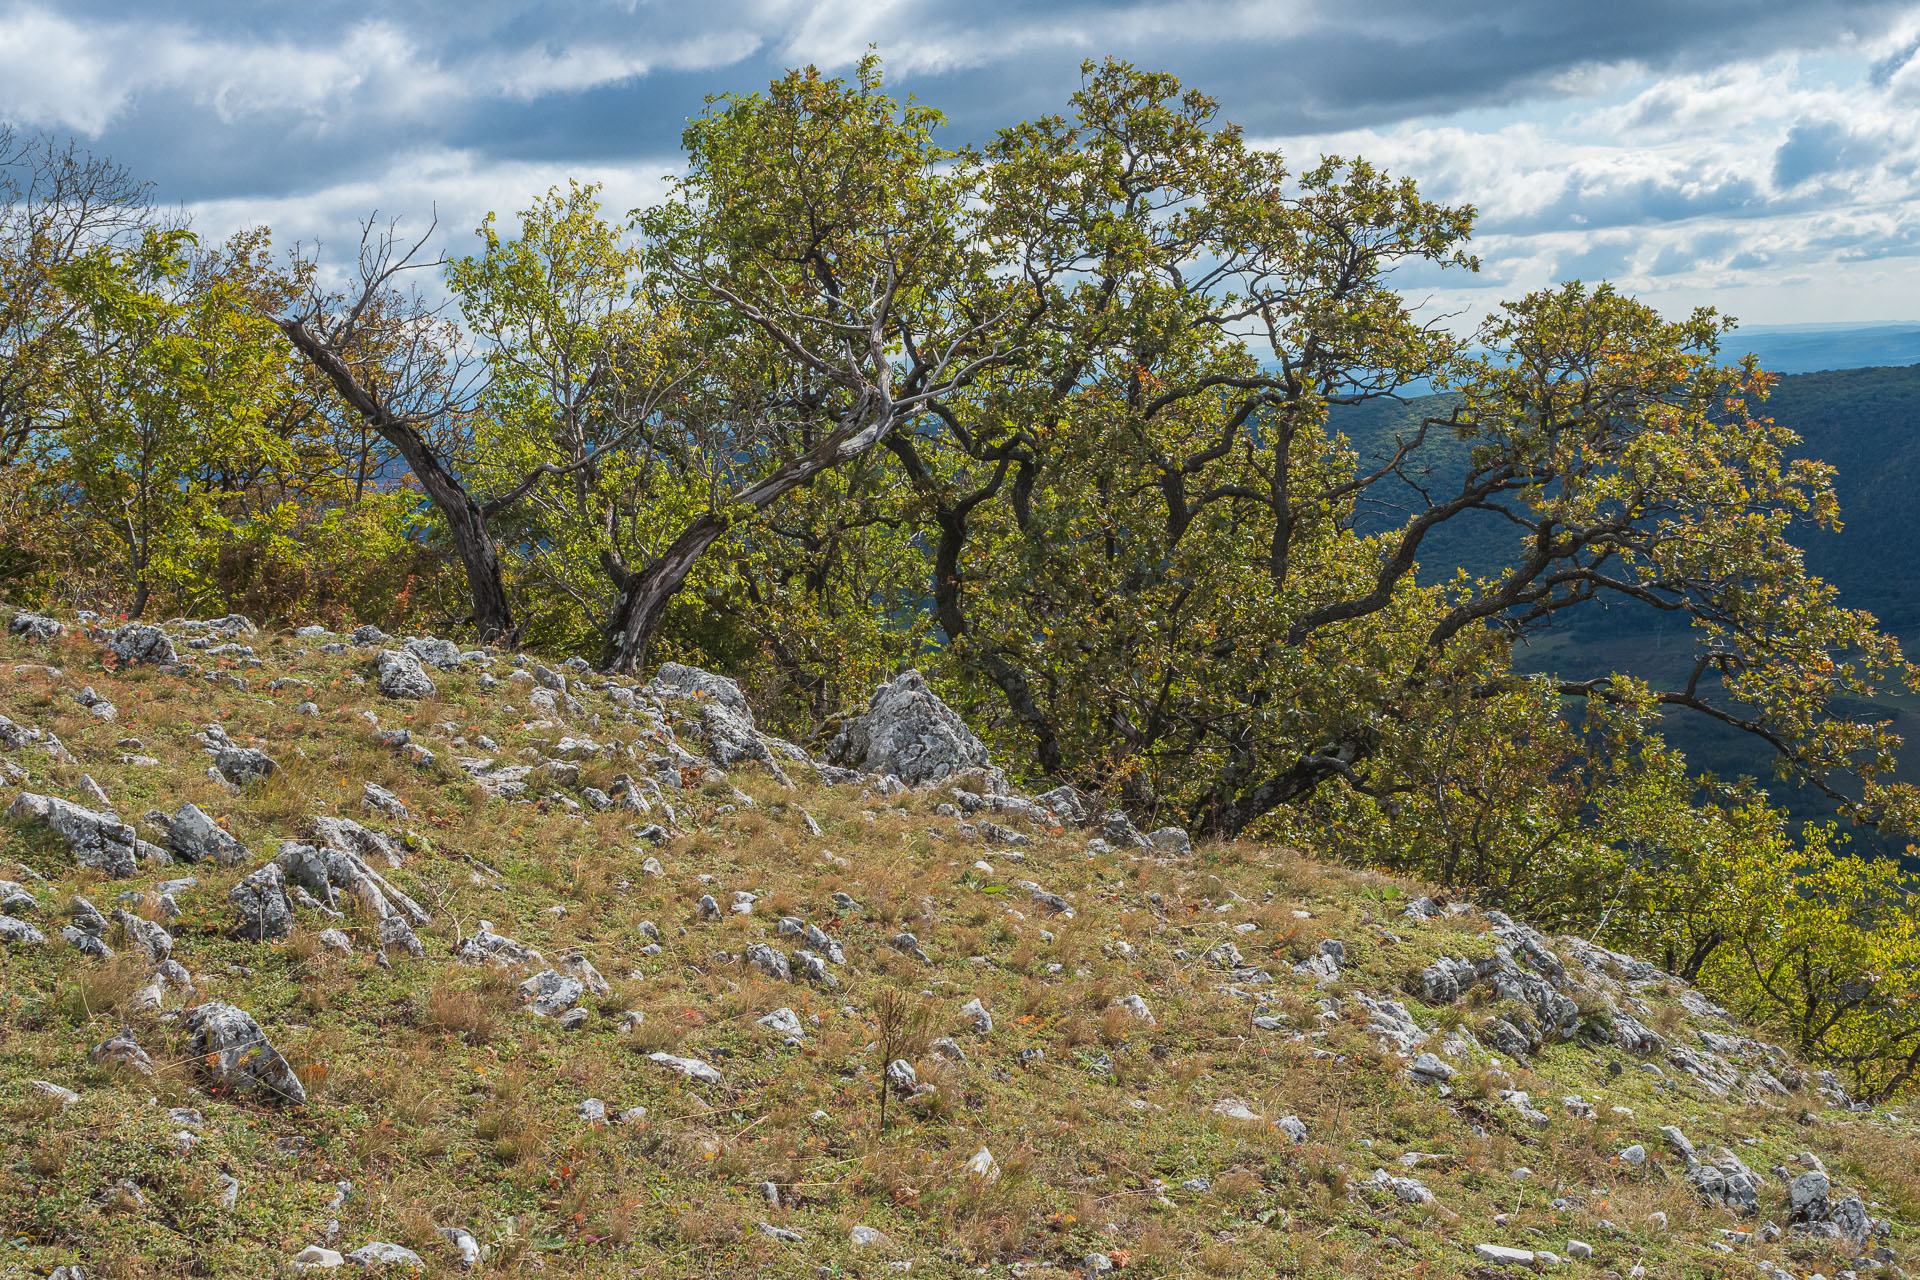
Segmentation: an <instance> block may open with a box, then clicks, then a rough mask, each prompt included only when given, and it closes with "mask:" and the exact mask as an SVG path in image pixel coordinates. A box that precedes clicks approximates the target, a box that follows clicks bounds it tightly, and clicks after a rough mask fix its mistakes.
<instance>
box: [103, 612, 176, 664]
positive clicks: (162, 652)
mask: <svg viewBox="0 0 1920 1280" xmlns="http://www.w3.org/2000/svg"><path fill="white" fill-rule="evenodd" d="M107 648H108V649H109V650H111V651H112V653H113V656H114V657H116V658H118V659H120V661H121V662H123V663H126V664H129V665H133V664H137V663H153V664H156V665H160V666H166V665H168V664H170V663H172V662H173V661H175V657H176V655H175V653H174V649H173V637H172V636H170V635H168V634H167V633H166V632H165V631H163V630H161V629H160V628H159V627H156V626H154V625H153V624H152V623H150V622H129V623H127V624H126V625H125V626H123V627H121V628H120V629H119V630H118V631H115V632H114V633H113V635H112V637H111V638H110V639H109V640H108V641H107Z"/></svg>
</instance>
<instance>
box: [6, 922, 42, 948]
mask: <svg viewBox="0 0 1920 1280" xmlns="http://www.w3.org/2000/svg"><path fill="white" fill-rule="evenodd" d="M46 940H47V935H46V934H44V933H42V932H40V931H39V930H38V929H36V928H34V927H33V926H32V925H30V924H28V923H27V922H26V921H25V920H16V919H14V918H13V917H12V916H0V942H4V943H6V944H7V945H9V946H14V947H28V946H37V945H39V944H40V943H42V942H45V941H46Z"/></svg>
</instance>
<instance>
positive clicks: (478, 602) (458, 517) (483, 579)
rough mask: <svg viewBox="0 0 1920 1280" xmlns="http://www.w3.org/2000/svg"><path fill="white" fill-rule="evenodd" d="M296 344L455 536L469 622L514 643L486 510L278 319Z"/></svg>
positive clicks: (344, 373) (353, 382)
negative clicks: (394, 453) (391, 451)
mask: <svg viewBox="0 0 1920 1280" xmlns="http://www.w3.org/2000/svg"><path fill="white" fill-rule="evenodd" d="M277 323H278V324H279V326H280V329H281V331H282V332H283V333H285V334H286V335H287V338H288V340H289V341H291V342H292V343H293V345H294V347H295V348H296V349H297V350H298V351H299V352H300V354H301V355H303V356H305V357H306V358H307V359H308V360H309V361H310V362H312V364H313V366H314V368H316V369H318V370H320V372H321V373H323V374H325V375H326V377H327V380H328V381H329V382H331V383H332V384H333V387H334V390H336V391H338V392H339V393H340V398H341V399H343V400H345V401H346V402H347V404H348V405H350V406H351V407H352V408H353V410H354V411H355V412H356V413H358V414H359V415H360V416H361V417H362V418H364V419H366V422H367V425H368V426H370V427H372V428H373V429H374V430H375V431H376V432H378V433H379V434H380V437H381V438H382V439H384V440H385V441H386V442H387V443H388V444H391V445H392V446H393V447H394V448H395V449H398V450H399V451H400V455H401V456H402V457H403V458H405V459H406V460H407V467H408V469H410V470H411V471H412V472H413V475H414V478H415V479H416V480H418V481H419V482H420V487H421V488H422V489H424V490H425V491H426V494H427V497H428V499H429V500H430V501H432V503H433V505H434V506H435V507H436V508H438V509H439V511H440V514H441V515H442V516H443V517H444V518H445V519H446V522H447V532H448V534H449V536H451V537H452V538H453V545H454V549H455V551H456V552H457V553H458V555H459V556H460V564H461V566H462V568H464V569H465V570H466V575H467V595H468V598H469V600H470V601H471V604H472V607H473V626H474V629H475V630H476V631H478V632H479V633H480V639H481V640H482V641H483V642H487V643H504V644H512V643H513V642H514V640H515V639H516V638H517V637H518V635H519V630H520V629H519V627H518V626H517V625H516V624H515V622H514V619H513V606H512V604H511V603H510V602H509V601H508V599H507V590H506V585H505V583H504V582H503V581H502V579H501V576H500V552H499V548H498V547H496V546H495V545H494V541H493V534H492V533H491V532H490V531H489V530H488V528H487V521H486V515H485V513H484V512H483V511H482V510H481V507H480V504H479V503H478V502H476V501H475V500H474V498H473V496H472V495H471V494H469V493H468V492H467V491H466V488H465V487H464V486H463V485H462V484H461V483H460V481H459V479H458V477H456V476H455V475H454V474H453V473H452V472H451V471H449V470H447V468H446V467H445V466H443V465H442V464H441V462H440V459H439V458H438V457H436V456H435V455H434V452H433V449H432V447H431V446H429V445H428V444H427V441H426V439H425V438H424V437H422V436H421V434H420V433H419V431H417V430H416V429H415V428H414V426H413V424H412V423H410V422H408V421H407V420H406V419H404V418H401V417H399V416H397V415H395V414H393V413H391V412H389V411H388V410H387V409H386V407H385V406H383V405H382V404H381V403H380V401H379V399H378V398H377V397H376V396H374V395H373V394H372V393H371V392H369V391H368V390H367V389H366V388H365V387H363V386H361V384H360V381H359V379H358V378H356V377H354V374H353V370H352V369H350V368H348V367H347V363H346V361H344V360H342V359H341V358H340V356H339V355H338V354H337V353H336V352H334V351H332V350H331V349H329V348H328V347H327V346H326V345H325V344H324V343H322V342H321V341H320V340H319V339H318V338H316V337H315V336H314V335H313V334H312V333H311V332H310V331H309V330H308V329H307V327H306V326H305V325H304V324H302V323H301V322H300V321H299V320H297V319H287V320H280V321H278V322H277Z"/></svg>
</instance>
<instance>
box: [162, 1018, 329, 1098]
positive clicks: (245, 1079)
mask: <svg viewBox="0 0 1920 1280" xmlns="http://www.w3.org/2000/svg"><path fill="white" fill-rule="evenodd" d="M182 1021H183V1023H184V1025H185V1026H186V1029H187V1031H188V1032H189V1033H190V1035H191V1044H190V1048H191V1051H192V1052H193V1053H194V1054H196V1055H198V1056H199V1058H200V1060H201V1066H202V1068H203V1069H204V1070H205V1071H206V1073H207V1074H208V1075H209V1076H210V1077H211V1079H212V1080H213V1081H214V1083H215V1084H216V1085H217V1086H218V1087H220V1088H222V1089H224V1090H226V1091H228V1092H230V1093H246V1094H258V1095H260V1096H262V1097H263V1098H264V1100H266V1101H269V1102H290V1103H294V1104H299V1103H303V1102H305V1101H306V1100H307V1090H306V1086H304V1085H302V1084H301V1083H300V1077H299V1076H297V1075H295V1074H294V1071H293V1068H292V1067H291V1066H290V1065H288V1063H287V1060H286V1059H285V1058H283V1057H281V1056H280V1051H279V1050H278V1049H276V1048H274V1047H273V1045H272V1044H271V1043H270V1042H269V1041H268V1040H267V1035H266V1032H264V1031H262V1030H261V1029H260V1024H259V1023H257V1022H255V1021H254V1020H253V1016H252V1015H251V1014H249V1013H247V1012H246V1011H245V1010H243V1009H240V1008H237V1007H236V1006H234V1005H230V1004H222V1003H220V1002H219V1001H208V1002H207V1003H205V1004H201V1005H196V1006H195V1007H194V1008H192V1009H191V1010H189V1011H188V1012H187V1014H186V1015H185V1017H184V1019H183V1020H182Z"/></svg>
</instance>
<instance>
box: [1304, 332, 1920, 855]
mask: <svg viewBox="0 0 1920 1280" xmlns="http://www.w3.org/2000/svg"><path fill="white" fill-rule="evenodd" d="M1914 332H1915V333H1916V334H1920V329H1916V330H1914ZM1736 336H1738V335H1736ZM1741 347H1742V343H1741V342H1738V341H1736V342H1733V343H1731V344H1729V350H1730V351H1738V350H1740V349H1741ZM1756 349H1757V348H1756ZM1809 349H1811V348H1809ZM1762 363H1763V364H1766V363H1767V362H1766V361H1765V360H1763V362H1762ZM1447 399H1448V398H1447V397H1443V396H1427V397H1421V398H1418V399H1414V400H1409V401H1406V402H1405V403H1393V402H1386V403H1375V404H1369V405H1364V406H1358V407H1354V408H1349V409H1343V410H1340V411H1338V412H1337V413H1336V414H1335V416H1334V419H1333V422H1334V425H1335V426H1336V427H1337V428H1338V429H1339V430H1341V431H1343V432H1345V433H1346V434H1347V436H1348V437H1349V438H1350V439H1351V440H1352V441H1353V443H1354V444H1355V446H1356V447H1357V448H1358V449H1359V450H1360V455H1361V458H1362V459H1363V460H1364V459H1366V458H1369V457H1372V456H1375V455H1378V454H1380V453H1381V452H1382V451H1383V450H1384V449H1385V448H1386V447H1387V446H1388V445H1390V443H1391V441H1392V439H1393V437H1394V435H1395V434H1396V432H1398V431H1400V430H1402V429H1403V428H1405V427H1408V426H1411V424H1413V423H1414V422H1417V421H1418V420H1419V419H1420V418H1421V417H1422V416H1425V415H1427V414H1429V413H1434V412H1436V411H1437V410H1439V409H1440V408H1441V406H1443V405H1444V404H1445V403H1446V400H1447ZM1766 412H1767V413H1768V414H1770V415H1771V416H1772V417H1773V419H1774V420H1775V421H1776V422H1778V423H1780V424H1782V425H1783V426H1787V427H1790V428H1792V429H1793V430H1794V432H1796V433H1797V434H1798V435H1799V436H1800V437H1801V444H1800V446H1799V448H1798V449H1797V450H1796V451H1795V452H1796V453H1797V454H1799V455H1800V456H1802V457H1809V458H1818V459H1820V460H1821V461H1824V462H1827V463H1829V464H1831V465H1832V466H1834V467H1835V468H1836V469H1837V472H1838V475H1837V478H1836V480H1835V482H1834V487H1835V490H1836V492H1837V493H1838V495H1839V498H1840V514H1841V520H1842V527H1841V528H1840V529H1839V530H1838V531H1836V532H1831V533H1822V532H1817V531H1815V530H1812V529H1807V530H1806V531H1805V532H1804V534H1803V535H1802V537H1801V539H1800V542H1801V545H1802V546H1803V547H1804V548H1805V549H1806V552H1807V561H1808V564H1809V565H1810V566H1811V567H1812V569H1813V570H1814V572H1816V573H1818V574H1819V575H1820V576H1821V577H1823V578H1825V579H1826V580H1827V581H1829V582H1831V583H1833V584H1834V585H1835V586H1836V587H1838V588H1839V589H1840V598H1841V601H1842V602H1843V603H1845V604H1848V605H1851V606H1853V607H1856V608H1863V609H1868V610H1870V611H1872V612H1873V613H1874V615H1875V616H1877V617H1878V618H1879V619H1880V622H1881V623H1882V625H1883V626H1884V627H1885V628H1886V629H1887V630H1889V631H1891V632H1892V633H1893V634H1895V635H1896V636H1898V637H1899V638H1900V640H1901V643H1902V644H1903V645H1904V646H1905V648H1906V650H1907V653H1908V656H1909V657H1910V658H1911V657H1914V656H1916V655H1920V363H1916V364H1912V365H1907V366H1904V367H1894V368H1860V369H1837V370H1831V371H1827V372H1820V373H1796V374H1786V375H1783V376H1782V377H1781V378H1780V379H1779V382H1778V383H1777V384H1776V386H1775V388H1774V391H1773V394H1772V397H1771V399H1770V400H1769V401H1768V402H1767V405H1766ZM1450 454H1451V455H1453V456H1452V457H1450V456H1449V455H1450ZM1455 461H1457V463H1458V465H1459V466H1464V462H1465V451H1464V447H1462V448H1460V449H1458V450H1446V451H1442V452H1440V453H1439V454H1438V455H1437V456H1436V457H1435V458H1434V459H1433V462H1434V463H1435V464H1437V465H1435V466H1434V472H1435V474H1434V477H1433V481H1434V484H1435V485H1436V486H1437V487H1436V489H1435V492H1442V491H1444V489H1445V487H1446V483H1447V481H1448V480H1449V479H1450V477H1449V476H1448V475H1447V472H1448V471H1449V470H1450V469H1452V464H1453V463H1454V462H1455ZM1409 496H1411V495H1409ZM1369 518H1370V517H1368V516H1366V515H1364V514H1363V517H1362V520H1363V527H1365V526H1366V521H1367V520H1368V519H1369ZM1402 518H1404V516H1403V513H1401V512H1398V511H1384V510H1383V511H1382V512H1381V513H1380V514H1379V515H1377V516H1374V517H1371V519H1372V520H1373V521H1375V522H1376V523H1377V525H1378V527H1381V528H1385V527H1387V526H1388V524H1390V523H1393V524H1397V523H1398V522H1399V520H1400V519H1402ZM1515 536H1516V534H1515V533H1514V530H1513V527H1512V526H1511V525H1508V524H1506V523H1505V522H1504V521H1500V520H1498V519H1497V518H1495V517H1491V516H1489V517H1488V518H1487V519H1485V520H1481V521H1475V520H1473V519H1472V518H1471V517H1465V518H1462V519H1459V520H1455V521H1451V522H1449V523H1448V524H1447V525H1445V526H1442V528H1441V529H1440V530H1439V531H1437V532H1436V533H1435V534H1434V535H1433V536H1430V537H1429V538H1428V539H1427V541H1426V543H1425V544H1424V546H1423V554H1422V556H1421V558H1420V570H1419V577H1420V580H1421V581H1423V582H1437V581H1441V580H1443V579H1445V578H1448V577H1451V576H1452V575H1453V573H1454V570H1455V569H1456V568H1457V567H1462V566H1464V567H1465V568H1467V569H1468V570H1469V571H1471V572H1476V573H1489V572H1493V571H1495V570H1496V569H1497V567H1498V566H1499V565H1500V564H1502V563H1505V562H1506V561H1507V560H1508V559H1510V558H1511V556H1512V554H1513V552H1514V550H1515V548H1514V547H1513V546H1512V545H1511V544H1512V540H1513V539H1514V537H1515ZM1686 631H1687V626H1686V623H1685V622H1684V621H1683V620H1677V619H1674V618H1670V617H1660V616H1650V615H1648V614H1647V613H1645V612H1643V611H1635V610H1628V609H1613V610H1609V611H1606V612H1600V611H1596V610H1580V611H1576V614H1575V615H1569V618H1568V621H1567V624H1566V625H1565V627H1564V628H1563V629H1561V630H1558V631H1556V632H1554V633H1552V634H1550V635H1548V636H1546V637H1541V638H1536V639H1535V640H1534V641H1533V642H1532V643H1530V645H1529V646H1528V647H1527V648H1526V649H1525V650H1523V651H1522V653H1521V654H1520V655H1519V661H1520V662H1521V664H1522V665H1523V666H1526V667H1528V668H1530V669H1533V670H1540V671H1553V670H1557V671H1560V672H1562V673H1564V674H1566V675H1569V676H1574V675H1585V676H1591V675H1594V674H1598V673H1600V672H1601V671H1605V670H1620V671H1627V672H1631V673H1633V674H1635V675H1642V676H1645V677H1647V678H1649V679H1653V680H1656V681H1658V680H1663V679H1665V680H1671V679H1673V678H1675V677H1676V676H1677V675H1678V674H1679V673H1680V671H1682V670H1683V669H1684V668H1685V666H1686V665H1687V664H1688V662H1689V660H1690V654H1691V643H1690V641H1689V639H1688V637H1687V635H1686ZM1876 709H1877V710H1878V711H1880V712H1881V713H1882V714H1884V715H1886V716H1888V717H1889V718H1890V719H1891V720H1892V721H1893V722H1894V726H1895V728H1896V729H1898V730H1899V731H1900V732H1902V733H1903V734H1904V735H1905V736H1906V738H1907V741H1908V743H1909V748H1908V750H1907V752H1906V754H1905V758H1904V759H1903V760H1902V768H1901V776H1902V777H1904V778H1906V779H1907V780H1909V781H1914V782H1920V698H1914V697H1908V698H1900V699H1895V700H1890V701H1886V702H1883V703H1880V704H1877V707H1876ZM1670 733H1671V736H1672V737H1673V738H1674V740H1675V741H1676V743H1678V744H1679V745H1680V746H1681V747H1683V749H1685V750H1686V751H1687V753H1688V756H1689V758H1690V759H1693V760H1694V761H1695V762H1696V763H1698V764H1700V765H1701V766H1702V767H1704V768H1710V769H1712V770H1714V771H1715V772H1718V773H1721V774H1723V775H1729V776H1731V775H1738V774H1751V775H1754V776H1756V777H1758V778H1760V779H1761V780H1762V781H1763V782H1769V784H1770V785H1771V783H1770V779H1771V761H1770V759H1769V758H1768V757H1767V756H1766V754H1765V753H1764V751H1763V750H1761V749H1760V748H1758V746H1757V744H1755V743H1753V742H1752V741H1751V740H1749V739H1745V738H1743V737H1740V736H1738V735H1735V734H1733V733H1732V731H1719V730H1717V729H1716V728H1715V727H1713V726H1710V725H1705V724H1699V723H1695V722H1692V721H1679V720H1675V721H1672V722H1671V727H1670ZM1776 798H1777V799H1778V800H1779V801H1780V802H1781V803H1784V804H1787V805H1788V807H1789V808H1791V809H1793V810H1794V812H1795V813H1796V815H1797V816H1800V817H1802V818H1816V817H1824V816H1826V815H1827V814H1828V813H1829V812H1830V809H1829V808H1828V807H1827V806H1825V805H1823V804H1821V803H1819V802H1816V801H1815V800H1814V799H1813V798H1812V797H1810V796H1805V795H1797V796H1796V795H1789V794H1786V793H1785V792H1781V793H1780V794H1778V795H1777V796H1776Z"/></svg>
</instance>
